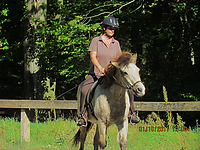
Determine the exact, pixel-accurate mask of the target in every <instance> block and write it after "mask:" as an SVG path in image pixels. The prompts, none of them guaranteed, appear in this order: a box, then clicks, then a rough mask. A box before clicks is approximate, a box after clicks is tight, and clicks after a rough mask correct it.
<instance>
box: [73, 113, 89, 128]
mask: <svg viewBox="0 0 200 150" xmlns="http://www.w3.org/2000/svg"><path fill="white" fill-rule="evenodd" d="M80 119H83V120H84V121H85V125H81V127H87V119H86V118H85V116H83V115H81V117H80V118H79V119H78V121H77V123H76V124H78V122H79V121H80Z"/></svg>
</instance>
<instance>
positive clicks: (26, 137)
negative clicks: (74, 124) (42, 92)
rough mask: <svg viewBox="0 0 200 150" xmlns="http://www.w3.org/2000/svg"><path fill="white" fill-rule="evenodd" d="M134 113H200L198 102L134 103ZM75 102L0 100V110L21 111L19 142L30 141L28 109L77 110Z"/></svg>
mask: <svg viewBox="0 0 200 150" xmlns="http://www.w3.org/2000/svg"><path fill="white" fill-rule="evenodd" d="M134 105H135V110H136V111H200V102H138V101H137V102H134ZM77 106H78V104H77V100H56V101H47V100H1V99H0V108H20V109H21V141H26V142H28V141H30V121H29V116H28V111H29V109H77Z"/></svg>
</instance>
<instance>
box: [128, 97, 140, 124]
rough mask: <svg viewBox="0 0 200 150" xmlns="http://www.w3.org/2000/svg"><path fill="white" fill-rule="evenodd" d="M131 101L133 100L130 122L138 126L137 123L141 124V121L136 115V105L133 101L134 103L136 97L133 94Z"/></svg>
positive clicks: (129, 116)
mask: <svg viewBox="0 0 200 150" xmlns="http://www.w3.org/2000/svg"><path fill="white" fill-rule="evenodd" d="M131 94H132V93H131ZM130 99H131V100H130V110H129V115H128V120H129V123H131V124H136V123H139V122H140V119H139V117H138V116H137V115H136V113H135V112H134V111H135V108H134V104H133V101H134V95H133V94H132V95H131V96H130Z"/></svg>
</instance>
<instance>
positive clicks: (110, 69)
mask: <svg viewBox="0 0 200 150" xmlns="http://www.w3.org/2000/svg"><path fill="white" fill-rule="evenodd" d="M131 58H132V53H129V52H123V53H122V54H121V55H120V56H118V57H117V58H115V60H114V61H113V63H115V64H117V66H118V67H119V68H121V67H125V66H127V65H128V64H129V63H131V62H132V61H133V60H132V59H131ZM116 70H117V67H116V66H114V65H113V64H112V63H108V64H107V65H106V67H105V75H104V77H103V79H102V81H101V86H102V87H103V88H109V87H110V86H111V85H112V83H113V82H114V81H115V80H116V78H115V74H116Z"/></svg>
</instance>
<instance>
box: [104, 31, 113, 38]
mask: <svg viewBox="0 0 200 150" xmlns="http://www.w3.org/2000/svg"><path fill="white" fill-rule="evenodd" d="M104 33H105V35H106V36H107V37H109V38H112V37H113V36H109V35H108V33H107V32H106V30H105V31H104Z"/></svg>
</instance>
